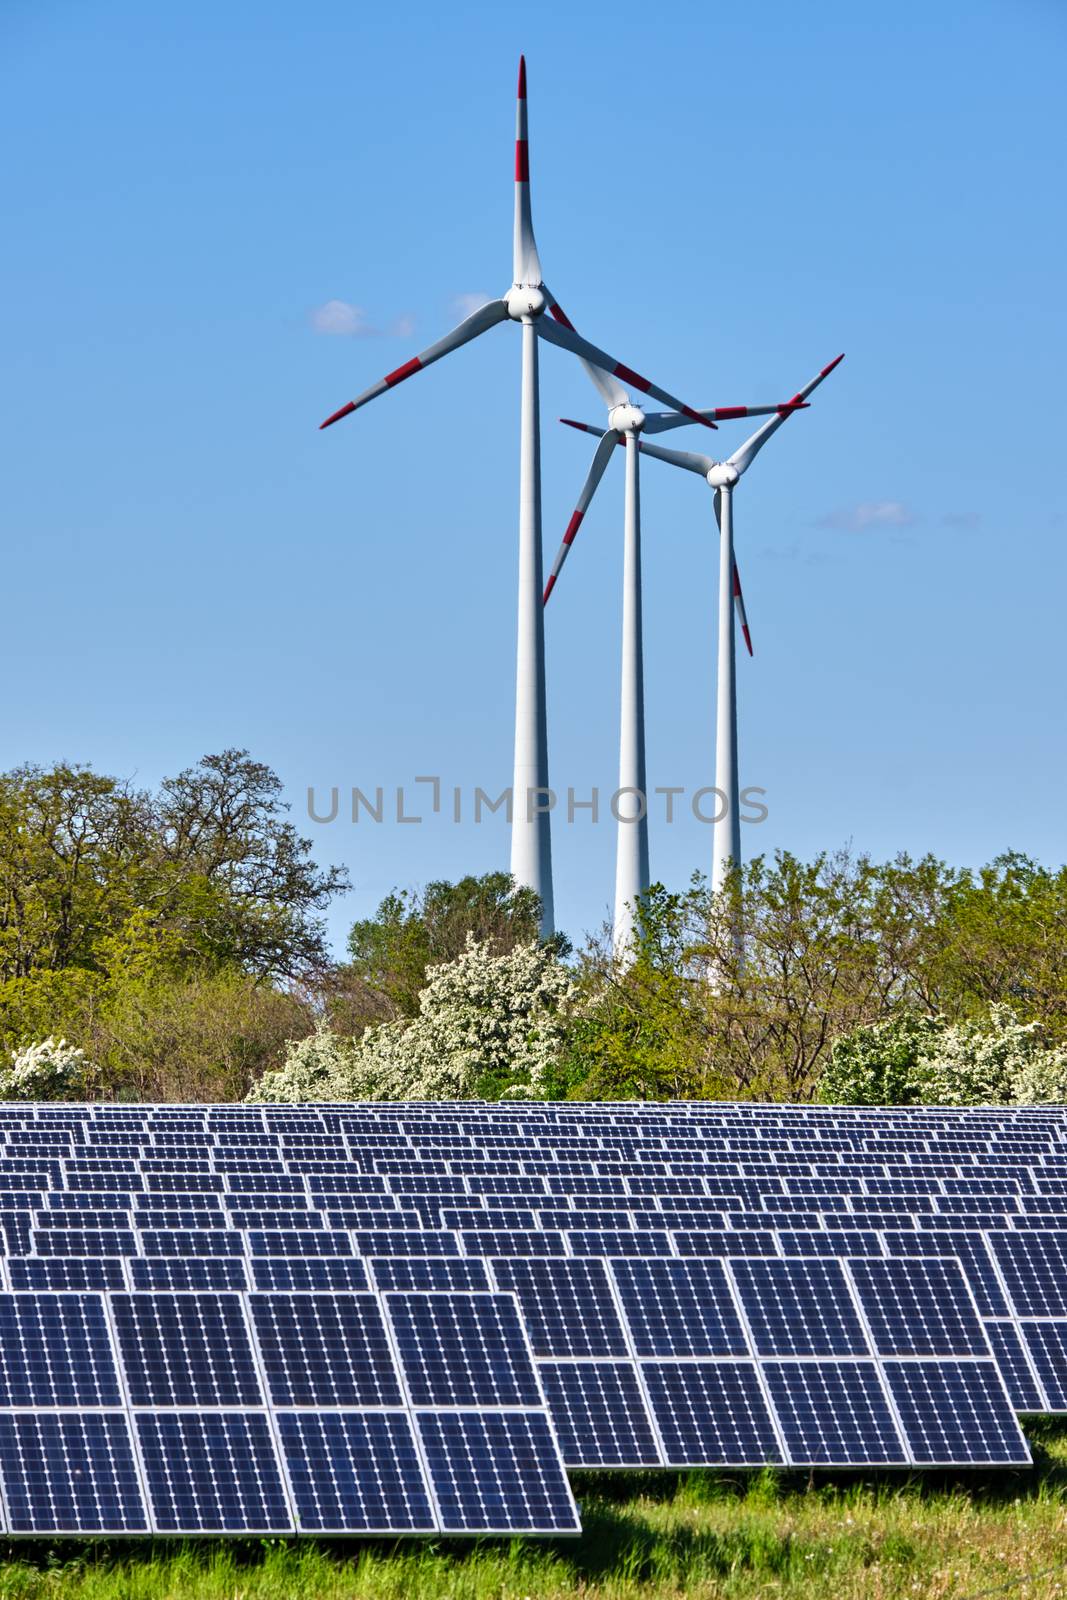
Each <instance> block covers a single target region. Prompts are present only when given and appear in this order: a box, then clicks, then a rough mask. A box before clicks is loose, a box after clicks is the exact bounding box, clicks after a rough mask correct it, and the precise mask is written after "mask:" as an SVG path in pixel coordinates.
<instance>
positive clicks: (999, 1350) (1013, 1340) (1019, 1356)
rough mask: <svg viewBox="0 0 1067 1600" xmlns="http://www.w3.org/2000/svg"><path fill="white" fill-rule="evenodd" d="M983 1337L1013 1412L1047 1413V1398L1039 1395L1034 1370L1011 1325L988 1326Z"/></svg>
mask: <svg viewBox="0 0 1067 1600" xmlns="http://www.w3.org/2000/svg"><path fill="white" fill-rule="evenodd" d="M985 1331H986V1337H987V1338H988V1340H989V1343H990V1347H991V1348H992V1351H993V1356H994V1358H995V1360H996V1363H997V1366H998V1368H999V1369H1000V1375H1001V1377H1002V1378H1003V1379H1004V1387H1005V1388H1006V1389H1007V1391H1008V1398H1009V1399H1010V1401H1011V1403H1012V1405H1013V1407H1014V1408H1015V1410H1016V1411H1049V1410H1050V1409H1052V1408H1051V1407H1050V1406H1049V1403H1048V1399H1047V1397H1046V1396H1045V1395H1044V1394H1043V1393H1042V1391H1041V1388H1040V1386H1039V1385H1038V1382H1037V1379H1036V1377H1035V1375H1034V1368H1033V1365H1032V1363H1031V1361H1030V1358H1029V1356H1028V1355H1027V1352H1026V1347H1025V1345H1024V1344H1023V1340H1022V1335H1021V1334H1020V1332H1019V1329H1018V1327H1017V1326H1016V1324H1015V1323H1014V1322H987V1323H986V1324H985Z"/></svg>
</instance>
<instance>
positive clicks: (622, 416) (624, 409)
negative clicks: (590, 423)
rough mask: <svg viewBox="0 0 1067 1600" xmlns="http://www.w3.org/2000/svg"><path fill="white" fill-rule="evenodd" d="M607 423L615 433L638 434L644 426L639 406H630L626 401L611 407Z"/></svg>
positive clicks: (643, 417) (643, 416)
mask: <svg viewBox="0 0 1067 1600" xmlns="http://www.w3.org/2000/svg"><path fill="white" fill-rule="evenodd" d="M608 423H609V425H610V426H611V427H613V428H614V429H615V432H616V433H640V432H641V429H642V428H643V427H644V425H645V413H644V412H643V411H642V410H641V408H640V406H634V405H631V404H630V402H629V400H626V401H624V403H623V404H622V405H620V406H612V408H611V410H610V411H609V412H608Z"/></svg>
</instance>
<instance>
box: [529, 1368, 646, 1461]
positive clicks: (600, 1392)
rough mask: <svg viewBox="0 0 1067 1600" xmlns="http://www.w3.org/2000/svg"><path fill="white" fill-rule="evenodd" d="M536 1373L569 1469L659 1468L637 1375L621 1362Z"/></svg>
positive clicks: (541, 1370) (634, 1370)
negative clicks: (542, 1387)
mask: <svg viewBox="0 0 1067 1600" xmlns="http://www.w3.org/2000/svg"><path fill="white" fill-rule="evenodd" d="M538 1374H539V1376H540V1379H541V1382H542V1384H543V1386H544V1391H545V1397H546V1399H547V1400H548V1407H549V1411H550V1412H551V1415H552V1422H553V1425H554V1427H555V1430H556V1437H557V1439H558V1440H559V1448H560V1454H561V1455H562V1457H563V1461H564V1464H565V1465H566V1466H568V1467H630V1468H634V1467H658V1466H661V1465H662V1461H663V1458H662V1456H661V1454H660V1450H659V1446H658V1444H657V1443H656V1436H655V1433H654V1431H653V1428H652V1423H651V1419H650V1417H649V1413H648V1408H647V1407H646V1405H645V1401H644V1396H643V1395H642V1392H641V1385H640V1382H639V1380H638V1376H637V1370H636V1368H635V1367H634V1366H633V1364H632V1363H630V1362H625V1361H542V1362H540V1363H539V1365H538Z"/></svg>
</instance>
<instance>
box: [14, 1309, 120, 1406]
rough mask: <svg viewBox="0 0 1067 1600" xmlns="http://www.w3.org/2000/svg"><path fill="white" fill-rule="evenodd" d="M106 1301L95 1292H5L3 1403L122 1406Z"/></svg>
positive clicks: (20, 1404)
mask: <svg viewBox="0 0 1067 1600" xmlns="http://www.w3.org/2000/svg"><path fill="white" fill-rule="evenodd" d="M121 1404H122V1400H121V1396H120V1393H119V1385H118V1374H117V1372H116V1370H115V1362H114V1358H113V1357H112V1354H111V1343H110V1340H109V1338H108V1331H107V1323H106V1320H105V1317H104V1303H103V1300H102V1299H101V1298H100V1296H99V1295H94V1294H32V1293H31V1294H0V1406H3V1407H10V1406H31V1407H44V1408H47V1407H52V1406H76V1407H79V1406H119V1405H121Z"/></svg>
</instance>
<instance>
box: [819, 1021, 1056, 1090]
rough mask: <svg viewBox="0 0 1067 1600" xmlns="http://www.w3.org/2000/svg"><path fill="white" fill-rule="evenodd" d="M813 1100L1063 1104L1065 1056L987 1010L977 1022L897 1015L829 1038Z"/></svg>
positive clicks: (1029, 1026) (1034, 1030)
mask: <svg viewBox="0 0 1067 1600" xmlns="http://www.w3.org/2000/svg"><path fill="white" fill-rule="evenodd" d="M818 1099H819V1100H821V1101H823V1102H824V1103H825V1104H831V1105H834V1104H836V1105H898V1106H908V1105H939V1106H965V1105H1041V1104H1062V1103H1064V1102H1067V1049H1064V1048H1063V1046H1060V1045H1051V1044H1049V1043H1048V1041H1047V1038H1046V1036H1045V1034H1044V1030H1043V1029H1042V1027H1041V1025H1040V1023H1037V1022H1020V1021H1019V1019H1018V1017H1016V1015H1015V1013H1014V1012H1013V1011H1012V1010H1011V1008H1010V1007H1009V1006H1005V1005H992V1006H990V1007H989V1009H988V1012H987V1013H986V1015H985V1016H984V1017H982V1018H981V1019H979V1020H977V1021H965V1022H955V1023H953V1022H949V1021H948V1020H947V1019H946V1018H945V1017H941V1016H921V1015H916V1014H915V1013H911V1012H902V1013H901V1014H900V1015H899V1016H897V1017H893V1018H891V1019H890V1020H889V1021H888V1022H878V1023H873V1024H870V1025H868V1026H866V1027H862V1028H855V1029H853V1030H852V1032H851V1033H847V1034H844V1035H843V1036H842V1037H841V1038H839V1039H835V1040H834V1043H833V1045H832V1046H831V1049H830V1059H829V1062H828V1063H827V1066H826V1068H825V1070H824V1072H823V1074H822V1076H821V1079H820V1082H819V1087H818Z"/></svg>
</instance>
